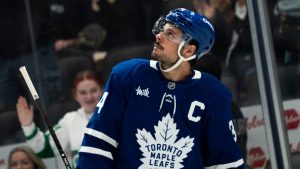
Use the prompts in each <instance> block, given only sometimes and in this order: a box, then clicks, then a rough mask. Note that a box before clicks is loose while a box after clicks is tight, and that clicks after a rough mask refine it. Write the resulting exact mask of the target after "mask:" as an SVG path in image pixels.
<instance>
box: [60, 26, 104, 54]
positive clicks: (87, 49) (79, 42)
mask: <svg viewBox="0 0 300 169" xmlns="http://www.w3.org/2000/svg"><path fill="white" fill-rule="evenodd" d="M106 35H107V31H106V29H105V28H104V27H103V26H101V25H99V24H97V23H91V24H88V25H87V26H85V27H84V28H83V29H82V30H81V31H80V32H79V33H78V36H77V37H75V38H74V39H72V40H70V41H69V42H70V43H69V44H68V46H66V47H65V48H63V49H61V50H59V51H58V52H57V55H58V56H59V59H62V58H64V57H72V56H86V57H92V56H93V54H94V53H95V52H96V51H100V49H101V47H102V43H103V41H104V40H105V38H106Z"/></svg>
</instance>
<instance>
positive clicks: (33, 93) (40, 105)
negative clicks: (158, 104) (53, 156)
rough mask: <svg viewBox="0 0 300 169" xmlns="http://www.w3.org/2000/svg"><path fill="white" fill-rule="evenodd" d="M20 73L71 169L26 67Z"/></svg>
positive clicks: (21, 68)
mask: <svg viewBox="0 0 300 169" xmlns="http://www.w3.org/2000/svg"><path fill="white" fill-rule="evenodd" d="M20 71H21V73H22V76H23V78H24V80H25V82H26V84H27V87H28V88H29V90H30V93H31V95H32V97H33V99H34V102H35V103H36V105H37V108H38V110H39V112H40V113H41V114H42V117H43V119H44V122H45V123H46V125H47V127H48V130H49V132H50V135H51V137H52V138H53V141H54V143H55V145H56V147H57V150H58V152H59V154H60V156H61V158H62V160H63V162H64V164H65V166H66V168H67V169H71V165H70V163H69V161H68V158H67V156H66V154H65V152H64V151H63V149H62V147H61V144H60V142H59V140H58V138H57V136H56V134H55V131H54V130H53V127H52V125H51V123H50V122H49V120H48V116H47V114H46V111H45V108H44V106H43V105H42V103H41V101H40V98H39V96H38V94H37V92H36V90H35V88H34V86H33V83H32V81H31V79H30V77H29V75H28V72H27V70H26V67H25V66H22V67H20Z"/></svg>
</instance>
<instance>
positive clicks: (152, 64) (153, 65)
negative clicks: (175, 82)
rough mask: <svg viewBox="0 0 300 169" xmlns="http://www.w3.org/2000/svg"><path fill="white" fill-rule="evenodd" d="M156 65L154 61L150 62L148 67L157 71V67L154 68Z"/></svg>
mask: <svg viewBox="0 0 300 169" xmlns="http://www.w3.org/2000/svg"><path fill="white" fill-rule="evenodd" d="M156 63H157V61H155V60H150V67H152V68H154V69H156V70H158V69H157V67H156Z"/></svg>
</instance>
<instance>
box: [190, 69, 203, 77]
mask: <svg viewBox="0 0 300 169" xmlns="http://www.w3.org/2000/svg"><path fill="white" fill-rule="evenodd" d="M194 72H195V74H194V76H193V78H192V79H200V78H201V72H200V71H198V70H194Z"/></svg>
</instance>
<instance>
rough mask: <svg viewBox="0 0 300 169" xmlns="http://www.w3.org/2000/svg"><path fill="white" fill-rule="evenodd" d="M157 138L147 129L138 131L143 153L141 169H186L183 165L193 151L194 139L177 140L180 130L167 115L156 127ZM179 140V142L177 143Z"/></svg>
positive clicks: (137, 134) (188, 137)
mask: <svg viewBox="0 0 300 169" xmlns="http://www.w3.org/2000/svg"><path fill="white" fill-rule="evenodd" d="M154 129H155V138H153V137H152V134H151V133H150V132H148V131H146V130H145V129H142V130H140V129H137V133H136V137H137V142H138V143H139V145H140V150H141V151H142V152H143V156H144V157H143V158H142V159H141V161H142V162H143V164H142V165H141V166H140V167H139V169H154V168H155V169H171V168H178V169H179V168H182V167H184V166H183V165H182V164H181V163H182V162H183V159H185V158H186V157H187V154H188V153H189V152H190V151H191V150H192V147H193V145H194V138H190V136H187V137H185V138H180V139H177V134H178V133H179V130H178V129H176V123H174V119H173V118H171V115H170V114H167V115H166V116H165V117H163V118H162V120H161V121H159V122H158V125H157V126H154ZM176 140H178V141H176Z"/></svg>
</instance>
